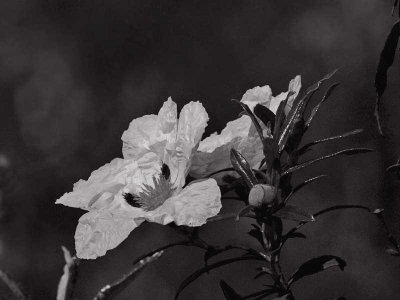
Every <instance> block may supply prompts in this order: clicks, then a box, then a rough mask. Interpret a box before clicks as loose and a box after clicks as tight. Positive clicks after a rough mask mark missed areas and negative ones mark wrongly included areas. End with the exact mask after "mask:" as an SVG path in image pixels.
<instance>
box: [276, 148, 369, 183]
mask: <svg viewBox="0 0 400 300" xmlns="http://www.w3.org/2000/svg"><path fill="white" fill-rule="evenodd" d="M372 151H373V150H372V149H369V148H349V149H345V150H341V151H338V152H335V153H331V154H328V155H325V156H322V157H319V158H316V159H312V160H309V161H306V162H304V163H301V164H299V165H295V166H293V167H290V168H288V169H287V170H286V171H284V172H283V173H282V176H284V175H287V174H289V173H292V172H295V171H298V170H300V169H303V168H305V167H308V166H309V165H312V164H314V163H316V162H319V161H321V160H324V159H328V158H332V157H335V156H338V155H344V154H345V155H354V154H361V153H368V152H372Z"/></svg>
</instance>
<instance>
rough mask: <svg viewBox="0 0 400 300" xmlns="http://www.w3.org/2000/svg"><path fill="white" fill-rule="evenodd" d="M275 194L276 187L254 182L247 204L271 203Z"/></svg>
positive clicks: (258, 205) (257, 205) (256, 205)
mask: <svg viewBox="0 0 400 300" xmlns="http://www.w3.org/2000/svg"><path fill="white" fill-rule="evenodd" d="M275 196H276V188H275V187H273V186H272V185H268V184H256V185H255V186H254V187H253V188H252V189H251V190H250V194H249V204H250V205H252V206H255V207H260V206H262V205H268V204H270V203H272V201H273V200H274V198H275Z"/></svg>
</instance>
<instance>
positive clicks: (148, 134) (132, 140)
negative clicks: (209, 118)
mask: <svg viewBox="0 0 400 300" xmlns="http://www.w3.org/2000/svg"><path fill="white" fill-rule="evenodd" d="M176 129H177V107H176V103H175V102H173V101H172V99H171V98H168V100H167V101H165V102H164V104H163V106H162V107H161V109H160V111H159V113H158V115H157V116H156V115H147V116H143V117H140V118H137V119H134V120H133V121H132V122H131V123H130V124H129V128H128V129H127V130H126V131H125V132H124V133H123V134H122V141H123V146H122V153H123V155H124V157H125V158H133V159H139V158H140V157H141V156H142V155H144V154H146V153H148V152H154V153H156V154H157V155H158V157H159V158H160V159H161V160H164V155H165V153H166V151H167V149H168V148H170V147H171V145H172V146H173V145H175V140H176Z"/></svg>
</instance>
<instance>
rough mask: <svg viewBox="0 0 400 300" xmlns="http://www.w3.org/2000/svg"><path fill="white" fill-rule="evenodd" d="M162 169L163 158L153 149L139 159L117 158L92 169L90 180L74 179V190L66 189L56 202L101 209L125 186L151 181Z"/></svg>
mask: <svg viewBox="0 0 400 300" xmlns="http://www.w3.org/2000/svg"><path fill="white" fill-rule="evenodd" d="M159 172H160V161H159V159H158V157H157V155H156V154H154V153H148V154H146V155H144V156H142V157H141V158H140V159H139V160H138V161H134V160H132V159H121V158H115V159H113V160H112V161H111V162H110V163H108V164H105V165H104V166H102V167H100V168H99V169H97V170H95V171H93V172H92V174H91V175H90V177H89V178H88V180H79V181H78V182H77V183H75V184H74V188H73V191H72V192H70V193H65V194H64V195H63V196H62V197H61V198H60V199H58V200H57V201H56V204H63V205H65V206H70V207H77V208H82V209H86V210H93V209H100V208H102V207H104V206H106V205H108V204H109V203H110V202H111V201H112V200H113V197H114V195H116V194H117V193H118V192H119V191H120V190H122V189H123V188H125V187H126V186H128V187H129V188H130V190H134V189H137V188H138V187H140V186H141V185H142V184H143V183H152V182H153V179H152V178H153V176H154V175H155V174H158V173H159Z"/></svg>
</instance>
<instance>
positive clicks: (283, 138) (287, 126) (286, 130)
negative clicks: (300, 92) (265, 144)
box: [277, 70, 337, 153]
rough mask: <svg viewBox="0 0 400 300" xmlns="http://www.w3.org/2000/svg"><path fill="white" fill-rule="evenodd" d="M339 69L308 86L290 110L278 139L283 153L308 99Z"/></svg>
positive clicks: (280, 150)
mask: <svg viewBox="0 0 400 300" xmlns="http://www.w3.org/2000/svg"><path fill="white" fill-rule="evenodd" d="M336 71H337V70H334V71H333V72H331V73H329V74H327V75H325V76H324V77H323V78H322V79H321V80H320V81H318V82H317V83H315V84H313V85H312V86H311V87H310V88H308V90H307V92H306V94H305V95H304V96H303V98H301V99H300V100H299V101H297V102H296V103H294V104H293V107H292V109H291V110H290V113H289V115H288V117H287V118H286V120H285V123H284V124H283V130H282V132H281V134H280V136H279V139H278V140H277V141H278V147H277V148H278V152H279V153H281V152H282V151H283V149H284V147H285V146H286V143H287V140H288V139H289V136H290V133H291V132H292V130H293V127H294V125H295V121H296V119H297V118H299V117H301V116H302V114H303V112H304V110H305V108H306V106H307V103H308V101H309V100H310V98H311V97H312V95H313V94H314V93H315V92H316V91H317V90H318V89H319V88H320V86H321V85H322V83H323V82H325V81H326V80H328V79H330V78H331V77H332V76H333V75H334V74H335V73H336Z"/></svg>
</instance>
